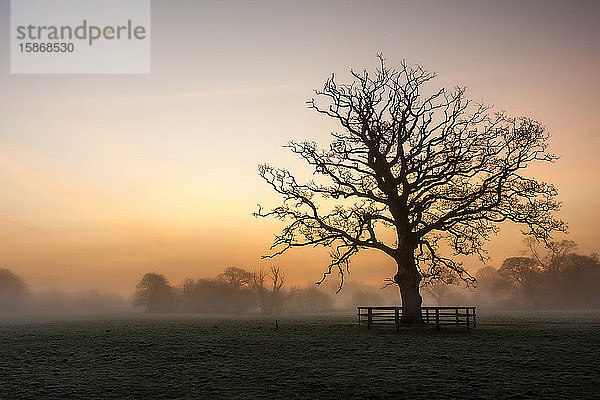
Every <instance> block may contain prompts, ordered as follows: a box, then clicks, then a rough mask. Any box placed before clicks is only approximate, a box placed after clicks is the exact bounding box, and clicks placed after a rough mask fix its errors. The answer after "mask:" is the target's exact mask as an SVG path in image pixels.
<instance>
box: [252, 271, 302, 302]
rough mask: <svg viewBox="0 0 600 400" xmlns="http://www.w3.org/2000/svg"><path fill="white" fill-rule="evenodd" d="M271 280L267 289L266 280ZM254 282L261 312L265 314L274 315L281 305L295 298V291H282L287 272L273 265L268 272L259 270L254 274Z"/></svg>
mask: <svg viewBox="0 0 600 400" xmlns="http://www.w3.org/2000/svg"><path fill="white" fill-rule="evenodd" d="M267 278H268V279H269V281H270V287H269V288H266V287H265V280H266V279H267ZM252 282H253V285H254V289H255V290H256V292H257V294H258V298H259V302H260V307H261V312H262V313H263V314H272V313H273V311H274V310H276V309H279V307H280V306H281V304H282V303H283V302H284V301H285V300H287V299H289V298H290V297H291V296H293V294H294V292H295V289H294V288H291V289H290V290H289V291H284V290H282V289H283V287H284V285H285V272H283V271H282V270H281V268H280V267H278V266H275V265H272V266H271V267H270V268H269V271H268V272H265V271H264V270H263V269H259V270H258V271H255V272H253V273H252Z"/></svg>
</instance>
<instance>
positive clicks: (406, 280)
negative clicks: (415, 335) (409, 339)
mask: <svg viewBox="0 0 600 400" xmlns="http://www.w3.org/2000/svg"><path fill="white" fill-rule="evenodd" d="M405 254H406V255H405V256H403V257H399V258H398V259H396V264H398V273H396V275H395V276H394V281H395V282H396V284H397V285H398V287H399V289H400V296H401V298H402V319H401V321H400V322H401V323H402V324H403V325H422V324H423V316H422V315H421V303H422V302H423V299H422V297H421V294H420V293H419V286H420V283H421V275H420V274H419V271H417V267H416V266H415V261H414V257H413V254H412V252H407V253H405Z"/></svg>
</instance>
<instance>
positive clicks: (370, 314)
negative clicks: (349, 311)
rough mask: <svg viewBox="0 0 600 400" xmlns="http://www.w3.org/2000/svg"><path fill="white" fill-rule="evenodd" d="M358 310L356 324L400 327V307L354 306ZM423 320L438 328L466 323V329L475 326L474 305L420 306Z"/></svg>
mask: <svg viewBox="0 0 600 400" xmlns="http://www.w3.org/2000/svg"><path fill="white" fill-rule="evenodd" d="M356 308H357V311H358V326H361V325H363V324H366V325H367V328H371V327H372V326H374V325H394V326H395V327H396V331H398V329H399V328H400V321H401V319H402V307H363V306H360V307H356ZM421 313H422V315H423V321H424V322H425V323H426V324H435V327H436V328H437V329H438V330H439V329H440V326H442V325H456V326H460V325H466V327H467V329H469V328H471V327H473V328H475V327H477V313H476V312H475V307H421Z"/></svg>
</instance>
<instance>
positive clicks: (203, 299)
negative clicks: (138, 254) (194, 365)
mask: <svg viewBox="0 0 600 400" xmlns="http://www.w3.org/2000/svg"><path fill="white" fill-rule="evenodd" d="M133 302H134V305H136V306H143V307H145V309H146V311H148V312H190V313H205V314H248V313H261V314H265V315H269V314H273V313H279V312H322V311H327V310H330V309H332V308H333V298H332V297H331V296H330V295H328V294H327V293H324V292H323V291H322V290H319V289H318V288H316V287H311V288H306V289H298V288H295V287H292V286H288V285H286V277H285V273H284V272H283V271H282V270H281V268H280V267H277V266H272V267H270V268H269V269H268V270H264V269H259V270H256V271H252V272H250V271H247V270H245V269H243V268H238V267H228V268H226V269H225V270H224V271H223V272H222V273H220V274H218V275H217V276H216V277H215V278H214V279H198V280H193V279H186V280H184V281H183V283H182V284H180V285H173V284H171V283H170V282H169V281H168V279H167V278H166V277H165V276H164V275H162V274H157V273H147V274H145V275H144V276H143V277H142V279H141V280H140V282H139V283H138V284H137V286H136V291H135V294H134V300H133Z"/></svg>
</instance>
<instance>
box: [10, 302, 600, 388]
mask: <svg viewBox="0 0 600 400" xmlns="http://www.w3.org/2000/svg"><path fill="white" fill-rule="evenodd" d="M274 318H275V317H271V318H268V319H262V318H258V317H243V318H242V317H240V318H239V319H235V320H234V319H231V317H230V319H214V318H210V317H202V316H192V315H152V316H110V317H108V316H105V317H79V318H74V319H71V320H67V319H65V318H64V317H55V318H48V317H46V318H45V320H42V321H40V320H33V319H31V318H30V317H20V318H17V319H14V318H0V398H2V399H4V398H7V399H13V398H35V399H41V398H43V399H48V398H86V399H88V398H103V399H105V398H115V399H116V398H118V399H124V398H140V399H146V398H196V399H197V398H209V399H212V398H215V399H218V398H223V399H232V398H236V399H238V398H240V399H241V398H248V399H256V398H276V399H287V398H292V399H294V398H299V399H305V398H316V399H328V398H334V399H345V398H357V399H379V398H418V399H438V398H440V399H443V398H448V399H457V398H460V399H471V398H475V399H490V398H492V399H513V398H514V399H529V398H532V399H534V398H544V399H548V398H555V399H567V398H577V399H586V398H589V399H592V398H596V399H598V398H600V383H599V381H598V376H599V375H600V350H599V349H600V312H598V311H566V312H558V311H552V312H551V311H545V312H541V311H537V312H499V311H495V312H493V311H488V312H480V313H479V321H478V322H479V326H478V327H477V328H476V329H472V330H470V331H467V330H466V329H465V328H462V327H461V328H458V327H446V328H442V330H441V331H440V332H438V331H436V330H435V329H434V328H426V329H421V328H405V329H401V330H400V332H399V333H395V332H394V329H393V327H377V328H373V329H366V328H365V327H361V328H359V327H358V326H357V325H356V323H355V317H353V316H352V315H328V316H320V317H316V316H312V317H305V318H300V317H297V316H296V317H277V318H278V319H279V321H278V322H279V329H275V324H274Z"/></svg>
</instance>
